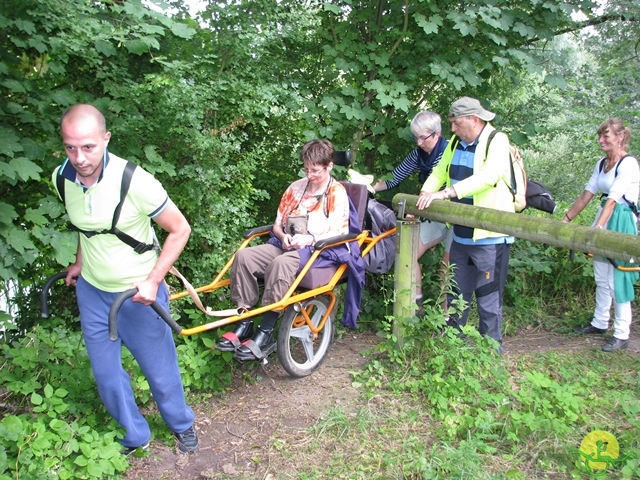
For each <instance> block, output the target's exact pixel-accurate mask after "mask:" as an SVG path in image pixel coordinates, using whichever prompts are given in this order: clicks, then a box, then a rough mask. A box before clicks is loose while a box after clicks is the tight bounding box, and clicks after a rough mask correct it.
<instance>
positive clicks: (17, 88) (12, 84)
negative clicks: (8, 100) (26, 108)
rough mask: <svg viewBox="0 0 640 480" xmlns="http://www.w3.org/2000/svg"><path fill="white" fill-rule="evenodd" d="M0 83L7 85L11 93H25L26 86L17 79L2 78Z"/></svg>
mask: <svg viewBox="0 0 640 480" xmlns="http://www.w3.org/2000/svg"><path fill="white" fill-rule="evenodd" d="M0 85H2V86H4V87H7V88H8V89H9V90H11V91H12V92H13V93H27V90H26V88H24V85H22V83H21V82H19V81H18V80H11V79H8V80H3V81H2V82H0Z"/></svg>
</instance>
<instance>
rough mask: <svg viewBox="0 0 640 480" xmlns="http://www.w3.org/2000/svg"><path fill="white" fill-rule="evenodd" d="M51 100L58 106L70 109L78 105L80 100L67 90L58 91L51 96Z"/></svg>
mask: <svg viewBox="0 0 640 480" xmlns="http://www.w3.org/2000/svg"><path fill="white" fill-rule="evenodd" d="M51 100H52V101H53V102H54V103H57V104H58V105H62V106H64V107H68V106H71V105H74V104H75V103H78V98H77V97H76V95H75V94H74V93H73V92H72V91H71V90H67V89H63V90H56V91H54V92H53V93H52V94H51Z"/></svg>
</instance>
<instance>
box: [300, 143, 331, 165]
mask: <svg viewBox="0 0 640 480" xmlns="http://www.w3.org/2000/svg"><path fill="white" fill-rule="evenodd" d="M335 153H336V150H335V148H333V144H332V143H331V142H330V141H329V140H326V139H322V140H311V141H310V142H307V143H305V144H304V146H303V147H302V150H300V160H302V163H308V164H310V165H322V166H323V167H326V166H328V165H329V164H330V163H331V162H333V158H334V155H335Z"/></svg>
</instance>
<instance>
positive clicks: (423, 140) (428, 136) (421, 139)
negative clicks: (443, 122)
mask: <svg viewBox="0 0 640 480" xmlns="http://www.w3.org/2000/svg"><path fill="white" fill-rule="evenodd" d="M435 134H436V132H433V133H432V134H431V135H427V136H426V137H425V136H424V135H422V136H420V137H413V138H415V140H416V142H417V143H423V142H426V141H427V140H429V139H430V138H431V137H433V136H434V135H435Z"/></svg>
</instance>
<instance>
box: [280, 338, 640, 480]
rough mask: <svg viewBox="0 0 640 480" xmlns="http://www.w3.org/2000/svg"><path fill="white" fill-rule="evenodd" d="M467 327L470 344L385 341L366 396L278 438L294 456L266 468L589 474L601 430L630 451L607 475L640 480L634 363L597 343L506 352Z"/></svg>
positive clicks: (376, 474) (302, 474)
mask: <svg viewBox="0 0 640 480" xmlns="http://www.w3.org/2000/svg"><path fill="white" fill-rule="evenodd" d="M469 333H470V335H471V337H473V340H474V341H475V342H476V344H475V345H474V344H471V345H460V344H459V343H457V338H455V339H454V338H448V337H433V338H429V339H425V340H424V342H423V344H422V345H420V348H418V347H417V346H415V345H414V346H413V347H411V348H409V349H405V351H403V352H399V351H397V349H395V350H393V351H392V347H391V345H390V344H383V345H382V346H381V348H380V351H381V352H382V353H383V354H381V355H377V356H376V357H375V359H374V360H373V361H372V362H371V363H370V364H369V365H368V367H367V369H366V370H365V371H364V372H361V373H359V374H356V381H357V382H358V383H359V384H360V385H361V388H362V397H363V398H362V402H360V403H359V404H358V405H357V406H352V408H351V409H349V407H346V406H340V407H334V408H331V409H330V410H329V411H328V412H326V413H325V414H324V415H323V416H322V417H321V418H320V419H319V420H318V421H317V423H316V424H315V425H314V427H313V428H311V429H310V430H309V431H308V432H307V437H306V438H305V439H304V440H303V441H302V443H303V444H304V445H303V446H302V447H301V448H299V447H298V445H297V444H298V443H300V439H298V440H297V441H294V440H291V441H290V440H287V439H283V438H279V439H278V441H279V442H280V450H289V451H295V455H291V456H289V457H287V456H286V455H285V456H277V458H274V459H272V461H271V471H277V472H286V474H285V473H282V474H279V475H278V476H277V478H292V479H305V480H309V479H328V478H332V479H522V480H529V479H531V480H533V479H540V478H548V479H565V478H566V479H580V478H584V479H587V478H595V477H593V476H590V475H589V474H588V472H587V471H586V470H585V468H584V464H583V463H582V461H581V459H580V456H579V454H578V450H579V446H580V443H581V441H582V439H583V438H584V437H585V435H587V434H588V433H589V432H591V431H593V430H598V429H601V430H606V431H607V432H610V433H611V434H613V435H614V436H615V438H616V439H617V440H618V442H619V444H620V453H621V456H622V455H624V454H629V455H631V458H628V459H627V460H625V461H624V462H622V463H621V464H618V465H615V466H612V467H609V469H608V471H607V473H606V476H605V477H604V478H607V479H614V478H615V479H633V478H640V443H639V440H640V435H639V434H640V376H639V373H638V372H640V358H638V357H637V356H632V355H629V354H627V353H624V352H617V353H616V354H614V355H611V354H604V353H602V352H600V351H599V350H584V351H572V352H570V353H563V352H557V351H554V352H549V353H544V354H510V355H508V356H505V357H502V358H501V357H497V356H495V355H494V353H493V349H492V348H491V347H490V346H489V345H485V344H483V343H482V341H481V340H480V339H479V337H477V336H474V335H473V332H469ZM385 355H386V358H385ZM400 357H402V358H403V361H404V362H405V364H404V368H402V367H399V363H398V362H397V361H395V360H396V359H398V358H400ZM438 378H440V380H438ZM283 445H286V448H284V447H283ZM634 456H635V458H632V457H634Z"/></svg>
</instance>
